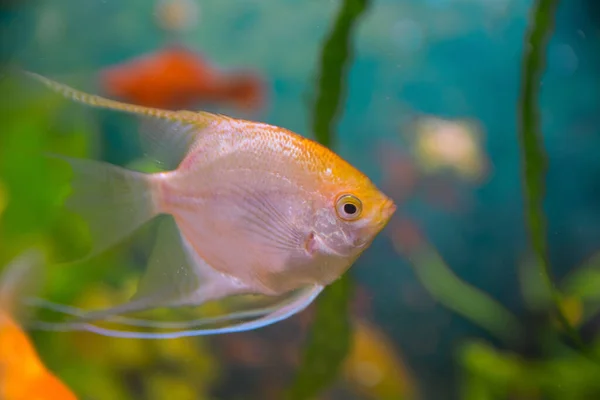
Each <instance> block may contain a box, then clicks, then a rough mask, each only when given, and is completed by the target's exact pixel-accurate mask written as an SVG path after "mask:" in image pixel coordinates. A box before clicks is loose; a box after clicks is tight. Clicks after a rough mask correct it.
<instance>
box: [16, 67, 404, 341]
mask: <svg viewBox="0 0 600 400" xmlns="http://www.w3.org/2000/svg"><path fill="white" fill-rule="evenodd" d="M27 74H28V75H29V76H30V77H33V78H35V79H37V80H38V81H40V82H42V83H43V84H45V85H46V86H47V87H49V88H50V89H52V90H54V91H56V92H58V93H60V94H62V95H63V96H65V97H67V98H70V99H72V100H75V101H78V102H80V103H84V104H87V105H90V106H94V107H100V108H105V109H112V110H116V111H122V112H126V113H131V114H135V115H136V116H137V117H138V118H139V119H140V135H141V137H142V144H143V145H144V147H145V151H146V153H147V154H148V155H149V156H151V157H152V158H154V159H155V160H157V161H159V162H161V163H162V164H163V165H164V166H165V169H166V170H169V171H168V172H159V173H153V174H145V173H141V172H136V171H131V170H127V169H124V168H121V167H118V166H115V165H111V164H108V163H103V162H98V161H91V160H81V159H71V158H64V157H61V158H63V159H65V160H66V161H68V162H69V163H70V164H71V166H72V168H73V173H74V178H73V182H72V193H71V196H70V198H69V199H67V205H68V206H71V208H72V210H73V211H75V212H77V213H79V214H80V215H81V216H82V217H83V218H84V220H86V221H87V223H88V224H89V229H90V234H91V237H92V239H93V249H92V253H94V254H97V253H98V252H100V251H103V250H105V249H107V248H109V247H111V246H113V245H115V244H116V243H117V242H119V241H121V240H123V239H125V238H126V237H128V236H130V235H131V234H133V232H134V231H135V230H137V228H139V227H140V226H141V225H143V224H145V223H146V222H148V221H149V220H151V219H153V218H155V217H157V216H158V215H160V214H167V215H169V216H170V217H171V219H169V221H170V222H168V223H166V222H165V223H164V224H162V225H161V227H160V228H159V232H158V236H157V245H156V246H155V248H154V250H153V253H152V254H151V257H150V260H149V263H148V266H147V269H146V271H145V273H144V274H143V275H142V277H141V279H140V282H139V284H138V289H137V292H136V294H135V295H134V296H133V297H132V298H131V299H130V301H129V302H127V303H125V304H121V305H118V306H116V307H113V308H109V309H106V310H99V311H93V312H87V313H85V314H83V313H81V312H77V311H73V310H72V309H71V313H72V314H75V315H77V316H78V317H79V318H80V321H79V322H62V323H55V324H56V326H54V328H55V329H61V328H64V329H82V330H88V331H93V332H97V333H100V334H104V335H112V336H118V337H134V338H172V337H180V336H190V335H206V334H216V333H226V332H240V331H245V330H249V329H255V328H259V327H262V326H266V325H269V324H272V323H274V322H277V321H280V320H282V319H285V318H287V317H289V316H291V315H293V314H295V313H297V312H299V311H301V310H303V309H304V308H306V307H307V306H308V305H309V304H310V303H311V302H312V301H313V300H314V299H315V298H316V296H317V295H318V294H319V293H320V292H321V291H322V290H323V288H324V287H325V286H326V285H328V284H330V283H332V282H333V281H335V280H336V279H338V278H339V277H340V276H341V275H342V274H343V273H344V272H346V270H348V268H349V267H350V266H351V265H352V264H353V262H354V261H355V260H356V259H357V258H358V256H359V255H360V254H361V253H362V252H363V251H364V250H365V249H366V248H367V247H368V246H369V245H370V243H371V242H372V241H373V239H374V238H375V236H376V235H377V234H378V233H379V232H380V231H381V230H382V229H383V228H384V226H385V225H386V224H387V222H388V221H389V219H390V218H391V216H392V215H393V213H394V211H395V209H396V206H395V205H394V202H393V201H392V200H391V199H390V198H388V197H387V196H386V195H384V194H383V193H382V192H380V191H379V190H378V189H377V187H376V186H375V185H374V184H373V183H372V182H371V181H370V180H369V178H367V177H366V176H365V175H364V174H363V173H361V172H360V171H358V170H357V169H356V168H354V167H353V166H352V165H350V164H349V163H348V162H346V161H344V160H343V159H342V158H341V157H339V156H338V155H336V154H335V153H333V152H332V151H330V150H329V149H327V148H326V147H324V146H322V145H320V144H319V143H317V142H314V141H312V140H309V139H307V138H304V137H302V136H300V135H298V134H295V133H293V132H291V131H289V130H286V129H283V128H280V127H276V126H272V125H268V124H265V123H259V122H251V121H244V120H239V119H234V118H230V117H226V116H223V115H216V114H211V113H207V112H191V111H169V110H162V109H155V108H147V107H142V106H138V105H133V104H126V103H122V102H118V101H113V100H109V99H106V98H102V97H100V96H95V95H90V94H86V93H83V92H80V91H77V90H75V89H73V88H71V87H68V86H66V85H63V84H61V83H57V82H54V81H52V80H50V79H48V78H45V77H42V76H40V75H37V74H33V73H29V72H28V73H27ZM241 294H255V295H264V296H279V298H278V302H277V303H276V304H274V305H273V306H270V307H266V308H262V309H255V310H250V311H249V312H246V313H244V315H246V316H252V317H253V319H251V320H250V321H246V322H242V323H233V322H231V321H232V320H233V319H235V318H237V317H240V316H241V314H242V313H239V312H233V313H232V314H230V315H225V316H223V317H221V319H219V321H218V322H227V324H226V325H225V326H221V327H218V328H214V329H191V328H192V325H202V324H203V322H208V321H194V322H193V323H192V322H190V323H189V324H188V325H185V328H186V329H181V330H178V331H176V332H169V333H156V332H129V331H120V330H109V329H105V328H101V327H99V326H97V325H93V324H91V323H90V322H91V321H102V320H104V321H107V320H111V319H114V318H115V317H116V318H123V317H122V314H125V313H129V312H135V311H141V310H147V309H154V308H160V307H171V308H172V307H180V306H195V305H200V304H203V303H205V302H208V301H213V300H219V299H224V298H227V297H229V296H233V295H241ZM54 307H55V308H59V309H60V308H61V307H62V309H63V311H65V312H69V309H68V308H67V307H66V306H60V305H55V306H54ZM211 322H215V321H214V320H213V321H211ZM61 324H64V325H61Z"/></svg>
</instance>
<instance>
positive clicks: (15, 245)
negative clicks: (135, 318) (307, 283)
mask: <svg viewBox="0 0 600 400" xmlns="http://www.w3.org/2000/svg"><path fill="white" fill-rule="evenodd" d="M17 3H18V4H17ZM193 3H194V4H196V8H195V9H192V8H188V9H186V8H185V7H190V6H189V5H187V6H186V5H185V4H184V3H181V4H182V5H181V7H184V9H185V10H187V12H188V14H194V15H196V19H195V20H194V21H192V22H190V26H189V27H188V28H187V29H186V30H183V31H181V32H178V33H177V35H175V36H173V34H168V33H167V32H166V31H165V29H164V28H161V27H160V25H159V24H158V23H157V21H158V20H160V18H161V17H164V15H161V13H160V12H159V11H157V10H156V5H157V3H156V2H154V1H148V0H127V1H116V0H85V1H83V0H54V1H52V2H43V1H22V2H13V3H10V4H9V3H6V5H5V6H3V8H2V14H1V15H2V18H1V19H0V21H1V24H2V26H1V35H2V36H1V40H2V41H1V47H0V54H1V56H2V61H3V62H4V63H5V67H6V68H5V70H6V71H9V70H10V66H13V65H16V66H18V67H22V68H26V69H28V70H31V71H35V72H37V73H40V74H43V75H46V76H49V77H51V78H53V79H56V80H58V81H61V82H65V83H67V84H70V85H72V86H74V87H77V88H79V89H82V90H85V91H88V92H91V93H102V87H101V85H99V83H98V79H97V77H98V73H99V72H100V71H101V70H103V69H104V68H106V67H108V66H111V65H114V64H119V63H124V62H126V61H127V60H129V59H131V58H132V57H135V56H138V55H140V54H144V53H149V52H153V51H157V50H159V49H160V48H162V47H163V46H164V45H166V44H167V43H169V42H170V41H172V40H177V41H179V42H181V43H183V44H185V45H186V46H187V47H189V48H190V49H192V50H194V51H198V52H200V53H201V54H202V55H203V56H204V57H205V58H206V59H207V60H209V61H210V62H211V63H213V64H214V65H216V66H217V68H219V69H222V70H224V71H227V70H230V69H235V68H240V67H243V68H250V69H252V70H254V71H257V72H258V73H259V74H260V75H261V76H262V77H263V79H264V80H265V82H266V89H267V93H268V96H267V97H268V101H267V103H266V104H265V106H264V107H262V108H261V109H259V110H256V111H253V112H249V111H244V110H239V109H236V108H234V107H229V106H224V105H222V104H210V105H208V106H207V107H204V108H208V109H211V110H216V111H219V112H223V113H225V114H228V115H232V116H237V117H244V118H251V119H255V120H260V121H265V122H268V123H272V124H275V125H280V126H283V127H285V128H288V129H291V130H294V131H296V132H298V133H300V134H303V135H306V136H308V137H312V138H317V139H318V140H320V141H322V142H326V144H328V145H329V146H331V147H332V148H333V149H334V150H335V151H337V152H338V153H339V154H341V155H342V156H343V157H344V158H346V159H347V160H348V161H350V162H351V163H353V164H354V165H356V166H357V167H359V168H360V169H361V170H363V171H364V172H366V173H367V174H368V175H369V176H370V177H372V179H373V180H374V181H375V182H376V183H377V184H378V185H379V186H380V187H381V188H382V189H383V191H384V192H386V193H389V194H390V195H392V197H393V198H394V199H395V201H396V202H397V203H398V205H399V211H398V212H397V215H396V216H395V217H394V220H393V221H392V222H391V223H390V225H389V226H388V227H387V228H386V230H385V231H384V232H382V233H381V235H380V236H379V237H378V238H377V239H376V241H375V242H374V243H373V245H372V247H371V248H370V249H369V250H368V251H367V252H366V253H365V254H364V255H363V256H362V257H361V258H360V259H359V260H358V262H357V263H356V265H355V266H354V267H353V268H352V269H351V270H350V272H349V273H348V276H347V277H345V278H344V279H343V280H341V281H339V282H338V283H336V284H335V285H333V286H331V287H330V288H328V289H327V290H326V291H325V292H324V293H323V295H322V296H320V297H319V299H318V301H317V302H316V304H315V305H313V306H311V307H310V309H309V310H307V311H305V312H303V313H301V314H300V315H298V316H295V317H293V318H290V319H289V320H287V321H284V322H281V323H278V324H276V325H273V326H270V327H267V328H264V329H260V330H257V331H253V332H247V333H239V334H231V335H223V336H215V337H202V338H185V339H176V340H162V341H141V340H132V339H113V338H106V337H101V336H97V335H93V334H89V333H49V332H42V331H31V332H30V333H31V335H32V338H33V340H34V341H35V344H36V346H37V348H38V349H39V352H40V355H41V357H42V359H43V360H44V362H45V363H46V364H47V365H48V367H49V368H50V369H51V370H52V371H55V372H56V374H57V375H58V376H60V377H61V379H63V380H64V381H65V382H66V383H67V384H68V385H69V386H70V387H71V388H72V389H73V390H74V391H75V392H76V393H77V394H78V395H79V396H80V398H82V399H115V400H118V399H165V398H169V399H282V398H286V397H290V398H319V399H417V398H419V399H455V398H456V399H465V400H471V399H472V400H476V399H532V400H533V399H535V400H537V399H557V400H558V399H561V400H562V399H593V398H600V379H598V378H600V338H599V335H598V331H599V329H600V317H599V316H598V311H600V258H597V257H596V252H597V251H598V248H599V246H598V243H600V205H599V203H598V201H597V199H598V192H599V190H600V186H599V185H598V178H599V176H600V159H599V158H598V157H597V152H598V150H599V149H600V130H599V126H600V119H599V117H598V115H600V113H599V111H600V110H599V109H598V107H599V104H600V94H599V92H598V91H597V90H596V88H598V87H600V76H599V75H598V74H597V71H598V68H599V66H600V52H598V51H597V50H598V47H599V45H600V24H599V19H600V18H599V17H598V15H599V13H598V7H597V6H596V5H595V4H594V2H593V1H584V0H577V1H572V2H562V3H561V4H560V5H559V7H558V9H557V11H556V16H555V17H554V16H553V14H554V13H553V10H552V7H551V5H552V3H555V2H552V1H551V2H540V4H538V3H537V2H533V1H525V0H495V1H484V0H418V1H417V0H372V1H361V0H345V1H341V0H340V1H322V0H318V1H317V0H308V1H297V0H244V1H233V0H222V1H201V0H197V1H195V2H193ZM538 5H539V6H540V7H541V11H542V13H541V14H540V18H538V20H539V21H538V22H540V23H541V24H540V25H539V26H541V28H540V29H542V28H544V21H548V20H550V21H551V20H553V19H555V30H554V32H551V33H550V34H551V35H552V36H551V38H550V40H549V43H548V44H547V48H546V46H545V43H544V40H537V39H540V38H542V39H543V37H544V36H545V35H544V32H542V31H539V32H540V34H539V35H538V34H536V32H538V31H536V30H535V29H536V28H535V27H534V26H532V25H531V24H532V23H533V21H534V18H532V15H533V14H532V13H533V10H534V9H535V7H536V6H538ZM545 6H550V8H548V9H545V8H544V7H545ZM544 13H545V14H544ZM549 28H552V24H550V26H549ZM528 32H533V35H532V36H529V35H530V34H529V33H528ZM528 37H530V38H531V42H529V41H528V39H527V38H528ZM524 49H530V50H531V53H527V54H531V56H532V57H533V58H531V59H530V62H529V63H528V62H527V61H526V60H524V59H523V53H524ZM538 52H540V53H539V54H538ZM536 55H539V56H540V57H541V59H546V60H547V63H546V65H545V72H544V73H543V75H542V76H541V77H538V76H537V73H536V69H537V68H538V67H539V68H544V65H537V62H536V60H537V59H536V58H535V56H536ZM9 63H10V64H9ZM525 65H529V66H530V67H531V68H532V69H531V70H528V69H527V68H524V66H525ZM524 71H530V73H529V74H526V73H525V72H524ZM526 75H527V76H528V78H530V79H532V81H531V82H532V83H531V85H530V89H531V90H530V92H529V96H525V97H522V95H523V93H522V92H521V89H522V88H523V87H525V86H527V85H525V84H524V83H525V82H524V80H523V79H524V77H525V76H526ZM537 79H541V84H540V83H539V81H538V80H537ZM538 91H539V99H538V98H537V93H538ZM0 93H1V96H0V265H5V264H7V263H8V262H9V260H10V259H12V258H13V257H15V256H17V255H18V254H20V253H21V252H22V251H24V250H26V249H27V248H30V247H32V246H38V247H41V248H43V249H44V250H45V251H46V252H47V253H48V254H49V256H50V258H51V260H52V261H56V262H58V261H64V260H67V259H71V258H73V257H76V256H78V255H81V254H82V253H83V252H84V251H85V249H86V246H87V243H86V238H85V234H84V233H85V227H84V226H83V225H82V224H81V223H80V221H79V220H78V219H76V218H73V217H72V216H71V215H69V214H66V212H65V211H64V210H63V208H62V202H63V199H64V197H65V195H66V194H67V192H68V189H69V174H70V173H69V171H68V170H65V169H64V168H59V167H58V166H54V165H51V164H50V163H48V162H47V161H45V160H44V159H43V158H41V157H40V154H41V153H42V152H46V151H51V152H56V153H60V154H65V155H71V156H76V157H90V158H96V159H104V160H108V161H110V162H112V163H115V164H120V165H133V164H135V165H137V166H138V167H140V168H143V164H140V163H139V162H140V157H141V156H142V152H141V150H140V149H139V146H138V143H137V135H136V134H135V132H134V131H135V129H136V126H135V125H134V123H133V122H134V121H131V120H130V118H127V117H125V116H122V115H116V114H114V113H110V112H106V111H98V110H92V109H89V108H85V107H82V106H79V105H76V104H72V103H70V102H69V101H65V100H64V99H62V98H60V97H59V96H56V95H55V94H52V93H49V92H48V91H45V90H44V89H40V88H39V87H37V88H34V87H33V86H32V85H28V84H25V83H24V82H23V81H22V80H20V79H16V78H13V77H11V76H10V73H4V72H3V74H2V77H1V78H0ZM520 95H521V97H520ZM527 99H529V100H530V102H528V101H527ZM523 110H525V112H526V114H523ZM538 112H539V116H540V118H541V120H540V126H539V127H537V126H536V117H535V116H536V115H537V113H538ZM520 144H522V145H523V147H520ZM522 155H526V156H527V157H521V156H522ZM545 159H547V162H548V168H547V171H546V170H545V168H544V165H545V162H544V160H545ZM544 185H545V186H546V188H545V189H544V188H543V186H544ZM523 189H525V190H523ZM545 220H547V226H545V225H546V223H545V222H544V221H545ZM528 227H532V228H533V229H528ZM146 240H147V237H145V235H144V234H141V235H140V237H139V238H138V240H137V241H134V242H133V243H125V244H123V245H122V246H119V247H118V248H117V249H114V250H112V251H110V252H108V253H107V254H105V255H102V256H100V257H97V258H95V259H93V260H91V261H90V262H87V263H85V264H84V265H77V266H73V267H71V266H69V267H62V266H61V267H59V266H54V265H51V266H49V267H48V279H47V281H46V282H45V289H44V293H43V294H44V297H47V298H49V299H51V300H53V301H57V302H62V303H67V304H74V305H77V306H80V307H102V306H106V305H109V304H116V303H118V302H121V301H123V300H124V299H125V298H126V296H128V295H129V294H130V293H131V291H132V289H133V288H134V287H135V284H136V274H135V273H136V268H137V267H139V265H140V263H141V262H140V259H141V258H143V256H142V255H141V254H142V253H143V252H144V249H146V248H147V246H145V244H146ZM532 244H534V245H533V246H532ZM545 267H548V268H549V270H550V271H551V273H550V274H545V273H544V272H543V271H544V268H545ZM547 278H549V279H550V280H551V281H553V282H555V283H556V288H555V290H549V288H548V281H547ZM557 306H558V307H559V310H560V313H557V312H556V307H557ZM561 316H562V317H564V318H563V319H562V321H561V318H560V317H561ZM565 323H566V324H567V325H568V327H567V329H565ZM569 327H570V328H572V329H570V330H569Z"/></svg>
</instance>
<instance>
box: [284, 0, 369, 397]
mask: <svg viewBox="0 0 600 400" xmlns="http://www.w3.org/2000/svg"><path fill="white" fill-rule="evenodd" d="M368 5H369V1H368V0H345V1H344V2H343V4H342V6H341V8H340V11H339V13H338V15H337V18H336V21H335V23H334V25H333V29H332V31H331V32H330V34H329V36H328V38H327V39H326V40H325V43H324V45H323V49H322V51H321V59H320V60H321V61H320V76H319V80H318V92H317V98H316V101H315V105H314V112H313V125H312V126H313V131H314V134H315V137H316V139H317V140H318V141H319V142H320V143H321V144H323V145H325V146H328V147H332V146H333V144H334V143H335V140H334V134H333V128H332V126H333V125H334V124H335V122H336V121H337V118H338V117H339V114H340V104H341V103H342V100H343V98H344V95H345V93H344V90H343V88H344V86H345V85H344V82H345V80H346V73H347V68H348V65H349V64H350V61H351V59H352V52H351V46H350V42H351V34H352V30H353V28H354V27H355V25H356V23H357V22H358V20H359V17H360V16H361V15H363V13H364V12H365V11H366V9H367V8H368ZM351 294H352V281H351V278H350V277H349V275H348V274H345V275H344V276H342V277H341V278H340V279H339V280H338V281H337V282H335V283H334V284H332V285H331V286H330V287H329V288H327V289H326V290H325V291H324V292H323V293H322V294H321V296H319V297H318V298H317V300H316V315H315V320H314V322H313V325H312V329H311V332H310V335H309V338H308V343H307V346H306V350H305V353H304V357H303V360H302V364H301V366H300V369H299V371H298V373H297V376H296V378H295V381H294V383H293V385H292V387H291V388H290V390H289V393H288V397H289V398H290V399H307V398H311V397H313V396H315V395H316V394H318V393H319V392H320V391H321V390H323V389H325V388H326V387H327V386H328V385H329V384H331V382H332V381H333V380H334V379H335V378H336V376H337V374H338V372H339V370H340V368H341V366H342V363H343V361H344V358H345V357H346V355H347V353H348V350H349V348H350V338H351V333H352V332H351V324H350V319H349V315H348V306H349V302H350V297H351Z"/></svg>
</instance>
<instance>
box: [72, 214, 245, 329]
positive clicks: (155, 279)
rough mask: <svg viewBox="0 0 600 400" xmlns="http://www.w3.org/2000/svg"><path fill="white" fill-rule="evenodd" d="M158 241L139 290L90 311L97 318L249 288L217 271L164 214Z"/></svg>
mask: <svg viewBox="0 0 600 400" xmlns="http://www.w3.org/2000/svg"><path fill="white" fill-rule="evenodd" d="M160 219H161V220H160V221H159V222H160V224H159V227H158V232H157V237H156V244H155V247H154V249H153V252H152V254H151V255H150V259H149V262H148V267H147V269H146V271H145V272H144V274H143V275H142V277H141V279H140V282H139V284H138V288H137V291H136V293H135V294H134V295H133V296H132V298H131V299H130V300H129V301H128V302H127V303H124V304H121V305H118V306H115V307H112V308H109V309H105V310H100V311H93V312H89V313H87V314H86V315H85V316H84V317H83V318H82V320H86V321H97V320H104V319H106V318H108V317H112V316H117V315H121V314H126V313H132V312H139V311H145V310H151V309H156V308H172V307H178V306H194V305H200V304H202V303H204V302H207V301H211V300H217V299H220V298H223V297H228V296H232V295H236V294H242V293H245V292H247V291H248V287H247V286H245V285H244V284H243V283H242V282H240V281H238V280H236V279H234V278H233V277H230V276H228V275H226V274H222V273H219V272H217V271H215V270H214V269H213V268H212V267H211V266H210V265H209V264H208V263H206V262H205V261H204V260H203V259H202V258H201V257H200V256H198V255H196V254H195V253H193V250H192V249H191V246H189V244H188V243H187V242H186V240H185V239H184V238H183V237H182V235H181V234H180V233H179V230H178V228H177V225H176V223H175V221H174V220H173V218H172V217H171V216H168V215H164V216H161V217H160Z"/></svg>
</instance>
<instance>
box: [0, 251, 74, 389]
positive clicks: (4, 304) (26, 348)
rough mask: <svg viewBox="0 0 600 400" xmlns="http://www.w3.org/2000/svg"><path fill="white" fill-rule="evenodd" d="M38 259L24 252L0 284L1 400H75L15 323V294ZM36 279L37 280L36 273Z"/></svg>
mask: <svg viewBox="0 0 600 400" xmlns="http://www.w3.org/2000/svg"><path fill="white" fill-rule="evenodd" d="M41 264H42V260H41V256H40V255H39V254H38V253H36V252H33V251H30V252H28V253H25V254H24V255H22V256H20V257H19V258H18V259H16V260H14V261H13V262H12V263H11V265H9V266H7V267H6V270H5V272H4V273H3V275H2V278H1V281H0V399H2V400H34V399H35V400H71V399H72V400H75V399H76V396H75V395H74V394H73V393H72V392H71V391H70V390H69V389H68V388H67V387H66V386H65V385H64V384H63V383H62V382H61V381H60V380H58V378H57V377H56V376H54V375H53V374H52V373H51V372H50V371H48V369H47V368H46V367H45V366H44V364H43V363H42V361H41V360H40V358H39V356H38V354H37V352H36V350H35V348H34V346H33V344H32V343H31V341H30V340H29V338H28V337H27V335H26V334H25V332H24V331H23V330H22V329H21V327H20V326H19V325H18V324H17V323H16V322H15V320H14V319H13V315H12V310H13V308H14V307H15V304H14V303H15V302H16V296H17V292H19V291H20V290H21V288H19V286H20V285H23V284H24V283H25V282H23V281H25V280H26V276H32V275H33V273H32V271H31V269H32V268H34V267H39V266H40V265H41ZM35 275H36V278H37V274H35Z"/></svg>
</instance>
